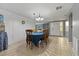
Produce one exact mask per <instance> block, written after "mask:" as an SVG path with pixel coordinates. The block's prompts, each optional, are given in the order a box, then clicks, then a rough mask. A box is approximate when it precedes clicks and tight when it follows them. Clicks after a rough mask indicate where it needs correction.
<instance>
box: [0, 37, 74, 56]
mask: <svg viewBox="0 0 79 59" xmlns="http://www.w3.org/2000/svg"><path fill="white" fill-rule="evenodd" d="M25 44H26V43H25V41H20V42H17V43H15V44H13V45H11V46H10V47H9V48H8V50H5V51H3V52H0V55H1V56H71V55H73V52H72V47H71V45H70V43H69V42H68V40H67V39H66V38H63V37H49V43H48V45H47V46H46V45H44V48H42V47H40V48H37V47H34V48H33V49H32V50H31V49H30V48H29V47H26V45H25Z"/></svg>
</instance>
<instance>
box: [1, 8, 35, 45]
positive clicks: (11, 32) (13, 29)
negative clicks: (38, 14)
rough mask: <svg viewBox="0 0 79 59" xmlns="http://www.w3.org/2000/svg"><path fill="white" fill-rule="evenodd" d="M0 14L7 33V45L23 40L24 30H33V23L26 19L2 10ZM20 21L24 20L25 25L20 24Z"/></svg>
mask: <svg viewBox="0 0 79 59" xmlns="http://www.w3.org/2000/svg"><path fill="white" fill-rule="evenodd" d="M0 14H2V15H4V22H5V31H6V32H7V33H8V44H12V43H14V42H17V41H19V40H25V29H29V28H33V29H34V22H33V21H32V20H30V19H28V18H26V17H22V16H19V15H17V14H16V13H12V12H9V11H6V10H2V9H0ZM22 19H25V20H26V23H25V24H21V20H22Z"/></svg>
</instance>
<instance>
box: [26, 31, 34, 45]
mask: <svg viewBox="0 0 79 59" xmlns="http://www.w3.org/2000/svg"><path fill="white" fill-rule="evenodd" d="M25 31H26V43H27V45H26V46H31V44H32V32H33V30H25Z"/></svg>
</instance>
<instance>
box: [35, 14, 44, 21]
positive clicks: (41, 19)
mask: <svg viewBox="0 0 79 59" xmlns="http://www.w3.org/2000/svg"><path fill="white" fill-rule="evenodd" d="M34 15H35V14H34ZM35 20H36V21H43V20H44V18H43V17H41V16H40V14H39V16H38V17H36V18H35Z"/></svg>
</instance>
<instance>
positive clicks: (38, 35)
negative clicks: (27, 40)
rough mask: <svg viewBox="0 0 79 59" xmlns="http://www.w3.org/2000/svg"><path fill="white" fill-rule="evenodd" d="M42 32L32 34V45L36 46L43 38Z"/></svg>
mask: <svg viewBox="0 0 79 59" xmlns="http://www.w3.org/2000/svg"><path fill="white" fill-rule="evenodd" d="M43 34H44V33H43V32H32V43H33V44H34V45H35V46H37V45H38V44H39V41H41V39H42V38H43Z"/></svg>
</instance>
